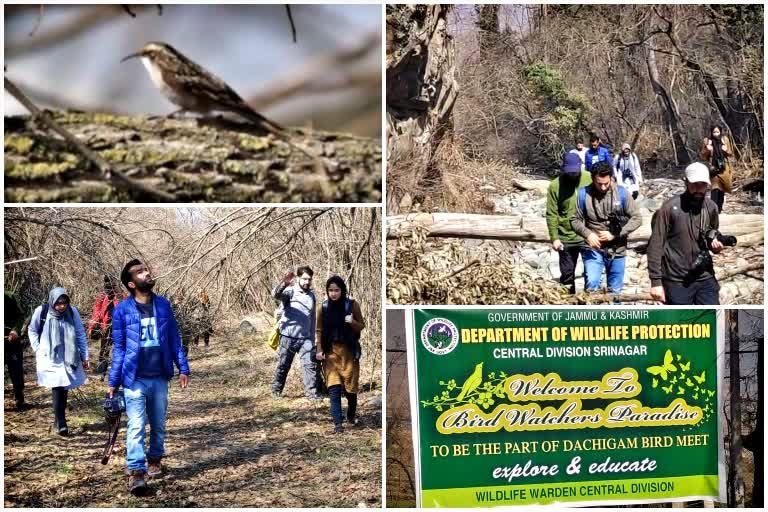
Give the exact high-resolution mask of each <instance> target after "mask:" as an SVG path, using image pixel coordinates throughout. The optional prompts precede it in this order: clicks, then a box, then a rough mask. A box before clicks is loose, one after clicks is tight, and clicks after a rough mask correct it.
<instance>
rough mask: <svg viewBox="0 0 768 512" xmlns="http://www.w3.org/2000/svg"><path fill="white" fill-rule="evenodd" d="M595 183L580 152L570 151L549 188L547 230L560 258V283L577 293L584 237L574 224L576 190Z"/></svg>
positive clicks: (571, 291)
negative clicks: (577, 279) (572, 223)
mask: <svg viewBox="0 0 768 512" xmlns="http://www.w3.org/2000/svg"><path fill="white" fill-rule="evenodd" d="M590 183H592V177H591V176H590V174H589V173H588V172H585V171H582V170H581V159H580V158H579V155H577V154H576V153H566V154H565V156H564V157H563V165H562V167H561V168H560V176H558V177H557V178H555V179H554V180H552V183H550V184H549V189H548V191H547V229H548V230H549V238H550V240H552V248H553V249H554V250H556V251H557V254H558V256H559V258H560V284H562V285H563V286H567V287H568V290H569V291H570V293H576V263H577V262H578V259H579V254H580V253H581V249H582V248H583V247H584V239H583V238H582V237H581V236H580V235H578V234H576V232H575V231H574V230H573V227H571V218H573V214H574V210H575V209H576V192H577V191H578V190H579V188H581V187H585V186H587V185H589V184H590Z"/></svg>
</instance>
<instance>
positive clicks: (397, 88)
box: [386, 5, 459, 213]
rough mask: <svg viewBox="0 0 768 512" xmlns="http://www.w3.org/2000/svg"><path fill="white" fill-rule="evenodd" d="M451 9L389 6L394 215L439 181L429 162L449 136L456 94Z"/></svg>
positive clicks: (390, 163)
mask: <svg viewBox="0 0 768 512" xmlns="http://www.w3.org/2000/svg"><path fill="white" fill-rule="evenodd" d="M451 9H452V6H445V5H387V82H386V83H387V158H388V161H387V169H388V178H390V179H388V181H387V207H388V211H390V212H393V213H396V212H397V211H398V206H399V204H400V202H401V200H403V199H404V196H406V194H414V193H418V190H419V189H423V188H424V187H433V186H437V185H439V183H440V181H441V177H440V175H439V170H438V169H437V168H436V167H435V166H434V165H433V164H432V157H433V154H434V151H435V149H436V148H437V146H438V145H440V143H441V142H442V141H443V139H445V138H446V137H450V136H451V132H452V128H453V125H452V118H451V113H452V112H453V105H454V103H455V101H456V96H457V94H458V90H459V86H458V82H457V81H456V79H455V73H456V67H455V48H454V42H453V38H452V37H451V36H450V35H448V32H447V25H448V21H447V15H448V13H449V12H450V10H451ZM401 167H402V168H404V169H405V170H404V171H402V172H398V169H399V168H401Z"/></svg>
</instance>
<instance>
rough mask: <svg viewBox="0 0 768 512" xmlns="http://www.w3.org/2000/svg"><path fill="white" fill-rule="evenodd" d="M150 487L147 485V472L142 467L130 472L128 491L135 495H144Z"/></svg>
mask: <svg viewBox="0 0 768 512" xmlns="http://www.w3.org/2000/svg"><path fill="white" fill-rule="evenodd" d="M148 490H149V487H147V481H146V474H145V473H144V471H142V470H140V469H134V470H131V471H129V472H128V491H129V492H130V493H131V494H133V495H134V496H144V495H145V494H146V493H147V491H148Z"/></svg>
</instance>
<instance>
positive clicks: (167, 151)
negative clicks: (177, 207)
mask: <svg viewBox="0 0 768 512" xmlns="http://www.w3.org/2000/svg"><path fill="white" fill-rule="evenodd" d="M50 116H51V118H52V119H53V121H55V122H56V123H57V124H58V125H60V126H61V127H63V128H64V129H66V130H67V131H69V132H70V133H71V134H72V135H74V136H75V137H76V138H77V139H78V140H79V141H80V142H82V143H83V144H84V145H86V146H87V147H88V148H90V149H91V150H92V151H94V152H95V153H96V154H97V155H98V156H99V157H100V158H102V159H104V160H105V161H107V162H108V163H110V164H111V165H113V166H115V168H117V169H120V170H121V171H123V172H124V173H125V174H127V175H128V176H130V177H131V178H133V179H134V180H136V181H138V182H140V183H142V184H144V185H146V186H149V187H152V188H154V189H156V190H160V191H162V192H167V193H168V194H171V196H172V197H173V198H174V201H177V202H196V201H205V202H225V203H228V202H318V203H320V202H378V201H381V147H380V145H379V143H378V141H376V140H373V139H366V138H361V137H354V136H350V135H345V134H337V133H326V132H318V131H312V130H303V129H302V130H291V131H290V133H289V137H290V142H291V143H292V144H295V145H297V146H299V147H301V148H303V149H305V150H306V151H307V152H309V153H312V154H313V155H318V156H319V157H320V158H319V160H320V163H321V164H322V166H321V167H324V169H319V168H318V166H317V165H316V164H317V163H318V162H317V161H316V160H317V159H313V158H311V157H309V156H308V155H306V154H304V153H303V152H302V151H300V150H297V149H296V148H295V147H292V146H291V145H290V144H288V143H287V142H286V141H284V140H281V139H280V138H275V137H274V136H272V135H266V136H265V135H264V134H261V133H254V132H252V131H251V129H250V128H249V127H248V126H247V125H242V124H237V123H233V122H228V121H225V120H221V119H206V120H198V119H190V118H187V119H182V120H175V119H167V118H152V117H146V116H130V117H129V116H117V115H112V114H104V113H82V112H58V111H57V112H50ZM4 146H5V200H6V202H69V201H74V202H130V201H131V200H132V199H131V196H130V195H129V194H128V193H126V191H125V190H121V189H117V188H115V186H114V185H113V184H112V183H110V182H108V181H106V180H105V179H103V176H102V175H101V174H100V173H99V172H98V171H97V170H95V169H93V167H92V165H91V162H89V161H88V160H86V159H84V158H83V157H82V156H81V155H80V154H79V153H78V152H77V151H75V150H74V149H73V148H72V147H70V146H69V144H68V143H66V142H64V141H63V140H62V139H61V138H59V137H58V136H54V135H52V134H50V133H49V132H48V131H47V130H44V129H41V127H40V125H39V123H38V122H37V121H36V120H35V119H34V118H33V117H30V116H14V117H6V118H5V134H4Z"/></svg>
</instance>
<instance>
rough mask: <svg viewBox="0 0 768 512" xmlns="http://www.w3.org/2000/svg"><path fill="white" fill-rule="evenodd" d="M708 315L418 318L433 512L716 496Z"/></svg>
mask: <svg viewBox="0 0 768 512" xmlns="http://www.w3.org/2000/svg"><path fill="white" fill-rule="evenodd" d="M718 325H719V324H718V319H717V315H716V312H715V311H713V310H699V311H680V310H669V311H656V310H614V311H597V310H567V311H566V310H536V311H522V310H499V309H494V310H487V311H483V310H477V309H472V310H465V311H462V310H440V309H424V310H414V311H413V317H412V319H411V322H410V323H409V326H410V328H409V331H410V332H409V336H410V337H411V338H412V339H411V343H410V344H409V345H410V346H409V349H411V350H412V352H411V356H412V359H411V362H412V365H411V370H412V375H411V376H412V379H411V383H412V402H413V403H412V406H413V410H414V418H416V420H417V421H415V422H414V425H415V432H414V439H415V443H416V459H417V466H418V473H419V484H420V485H419V486H420V489H419V491H420V498H421V505H422V506H424V507H488V506H501V505H504V506H509V505H531V504H554V503H564V502H565V503H569V504H577V503H578V504H607V503H641V502H663V501H681V500H685V499H706V498H710V499H719V498H720V496H721V494H722V488H723V486H724V483H723V481H722V460H721V459H722V457H721V454H722V441H721V438H720V437H719V436H718V425H719V419H718V411H719V410H720V408H719V407H718V399H719V394H718V388H719V383H720V381H719V375H720V372H719V365H720V363H721V362H722V361H721V360H718V344H722V328H720V329H718Z"/></svg>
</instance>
